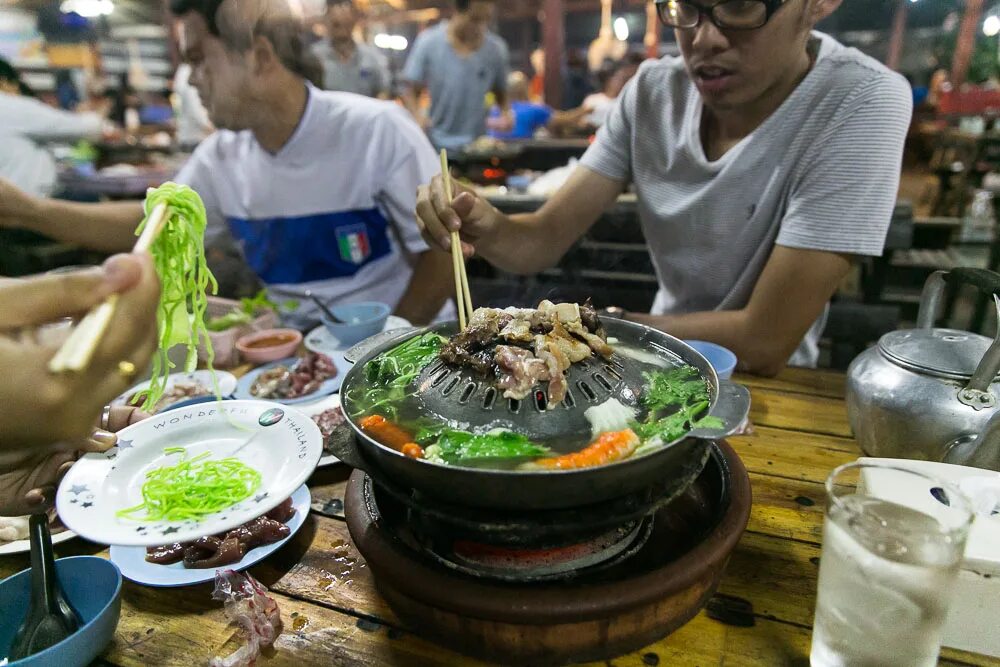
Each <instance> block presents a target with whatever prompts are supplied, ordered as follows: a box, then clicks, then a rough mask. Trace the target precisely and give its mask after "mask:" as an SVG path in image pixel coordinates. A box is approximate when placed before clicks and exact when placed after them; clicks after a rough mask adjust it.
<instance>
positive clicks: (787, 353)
mask: <svg viewBox="0 0 1000 667" xmlns="http://www.w3.org/2000/svg"><path fill="white" fill-rule="evenodd" d="M628 319H629V320H631V321H633V322H639V323H640V324H645V325H646V326H650V327H653V328H654V329H659V330H660V331H665V332H667V333H669V334H670V335H671V336H674V337H675V338H680V339H681V340H704V341H708V342H710V343H715V344H717V345H722V346H723V347H726V348H729V349H730V350H732V351H733V352H734V353H735V354H736V357H737V358H738V359H739V364H740V366H739V367H740V370H741V371H744V372H747V373H753V374H756V375H765V376H772V375H776V374H777V373H779V372H780V371H781V370H782V369H783V368H784V367H785V364H786V363H787V362H788V359H789V357H791V355H792V353H793V352H794V351H795V348H796V347H797V345H798V343H797V342H795V343H794V344H791V343H789V342H788V341H782V340H781V336H780V334H777V333H776V332H775V331H773V330H770V331H767V330H765V328H763V327H760V326H756V325H755V324H754V323H753V322H752V320H751V318H750V317H749V316H748V314H747V313H746V311H743V310H719V311H705V312H699V313H686V314H683V315H648V314H640V313H629V315H628ZM789 346H791V349H788V348H789Z"/></svg>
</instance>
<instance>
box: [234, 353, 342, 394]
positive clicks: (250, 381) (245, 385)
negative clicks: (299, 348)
mask: <svg viewBox="0 0 1000 667" xmlns="http://www.w3.org/2000/svg"><path fill="white" fill-rule="evenodd" d="M319 354H324V353H322V352H321V353H319ZM327 356H328V357H330V360H331V361H333V365H334V366H336V367H337V375H336V376H334V377H332V378H330V379H329V380H327V381H326V382H324V383H323V384H321V385H320V386H319V389H317V390H316V391H314V392H313V393H311V394H307V395H305V396H302V397H301V398H267V399H259V398H257V397H256V396H254V395H253V394H252V393H250V390H251V389H252V388H253V385H254V383H255V382H256V381H257V378H258V377H260V376H261V374H262V373H264V372H266V371H269V370H271V369H272V368H277V367H278V366H286V367H288V368H291V367H292V366H294V365H295V364H296V363H297V362H298V361H299V357H289V358H288V359H282V360H281V361H275V362H273V363H270V364H267V365H264V366H261V367H259V368H256V369H254V370H252V371H250V372H249V373H247V374H246V375H244V376H243V377H241V378H240V380H239V382H238V383H237V385H236V391H235V392H234V394H233V397H234V398H237V399H240V400H244V401H255V400H256V401H259V400H267V401H273V402H275V403H281V404H282V405H306V404H308V403H315V402H316V401H318V400H320V399H322V398H325V397H327V396H329V395H330V394H335V393H337V392H338V391H340V385H342V384H343V383H344V377H346V376H347V371H349V370H351V365H350V364H349V363H347V359H345V358H344V355H343V354H340V353H339V352H335V353H333V354H328V355H327Z"/></svg>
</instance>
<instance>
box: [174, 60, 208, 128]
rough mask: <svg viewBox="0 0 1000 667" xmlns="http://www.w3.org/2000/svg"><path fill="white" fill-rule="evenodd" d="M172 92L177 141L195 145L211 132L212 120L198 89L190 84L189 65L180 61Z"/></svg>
mask: <svg viewBox="0 0 1000 667" xmlns="http://www.w3.org/2000/svg"><path fill="white" fill-rule="evenodd" d="M174 94H175V95H177V107H178V108H177V142H178V143H179V144H180V145H181V146H196V145H197V144H198V143H199V142H201V140H202V139H204V138H205V137H206V136H208V135H209V134H211V132H212V129H213V128H212V121H211V120H210V119H209V117H208V111H207V110H206V109H205V105H203V104H202V103H201V97H200V96H199V95H198V90H197V89H196V88H195V87H194V86H192V85H191V65H189V64H187V63H181V64H180V65H179V66H178V67H177V73H176V74H175V75H174Z"/></svg>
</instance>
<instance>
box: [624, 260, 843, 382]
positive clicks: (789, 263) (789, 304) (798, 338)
mask: <svg viewBox="0 0 1000 667" xmlns="http://www.w3.org/2000/svg"><path fill="white" fill-rule="evenodd" d="M850 266H851V257H849V256H847V255H838V254H835V253H830V252H822V251H818V250H799V249H794V248H786V247H784V246H775V248H774V252H773V253H772V254H771V258H770V259H769V260H768V262H767V265H766V266H765V267H764V271H763V273H762V274H761V276H760V278H759V279H758V281H757V285H756V287H754V291H753V294H752V295H751V296H750V302H749V303H748V304H747V306H746V307H745V308H743V309H741V310H729V311H712V312H700V313H690V314H686V315H638V314H630V315H629V319H631V320H635V321H637V322H641V323H643V324H647V325H649V326H653V327H656V328H657V329H661V330H663V331H666V332H668V333H670V334H671V335H673V336H676V337H678V338H686V339H698V340H707V341H711V342H713V343H717V344H719V345H723V346H725V347H728V348H729V349H731V350H732V351H733V352H735V353H736V356H737V357H739V360H740V369H741V370H744V371H746V372H749V373H755V374H757V375H766V376H771V375H776V374H777V373H779V372H781V370H782V369H784V367H785V365H786V364H787V363H788V359H789V357H791V356H792V354H793V353H794V352H795V350H796V348H798V346H799V344H800V343H801V342H802V338H803V337H804V336H805V335H806V332H808V331H809V327H811V326H812V325H813V323H814V322H815V321H816V320H817V319H818V318H819V316H820V315H821V314H822V312H823V308H824V307H825V306H826V304H827V302H829V300H830V298H831V297H832V296H833V294H834V292H836V291H837V286H838V285H839V284H840V281H841V280H843V278H844V276H846V275H847V272H848V270H849V269H850Z"/></svg>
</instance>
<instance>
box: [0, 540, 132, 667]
mask: <svg viewBox="0 0 1000 667" xmlns="http://www.w3.org/2000/svg"><path fill="white" fill-rule="evenodd" d="M56 573H57V574H58V575H59V582H60V583H61V584H62V587H63V590H64V591H65V592H66V597H67V598H68V599H69V603H70V604H71V605H72V606H73V608H74V609H76V611H77V613H78V614H80V618H82V619H83V626H82V627H81V628H80V629H79V630H77V632H76V633H75V634H73V635H71V636H69V637H67V638H66V639H64V640H62V641H61V642H59V643H58V644H56V645H55V646H52V647H49V648H47V649H45V650H44V651H42V652H40V653H36V654H35V655H32V656H30V657H27V658H25V659H24V660H18V661H17V662H12V663H10V665H9V666H8V667H48V666H50V665H59V666H60V667H85V666H86V665H89V664H90V663H91V662H93V661H94V659H95V658H97V656H99V655H100V654H101V653H102V652H103V651H104V648H105V647H106V646H107V645H108V644H109V643H110V642H111V639H112V638H113V637H114V636H115V628H117V627H118V617H119V615H120V614H121V610H122V575H121V573H120V572H119V571H118V568H117V567H116V566H115V564H114V563H112V562H110V561H107V560H105V559H103V558H97V557H95V556H74V557H72V558H60V559H59V560H57V561H56ZM30 598H31V570H30V569H29V570H24V571H23V572H18V573H17V574H15V575H14V576H12V577H8V578H7V579H4V580H3V581H0V600H3V607H4V610H5V613H3V614H0V658H4V657H6V656H7V653H8V651H10V647H11V644H13V643H14V636H15V635H16V634H17V631H18V629H19V628H20V627H21V623H23V622H24V617H25V615H26V614H27V613H28V602H29V600H30Z"/></svg>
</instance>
